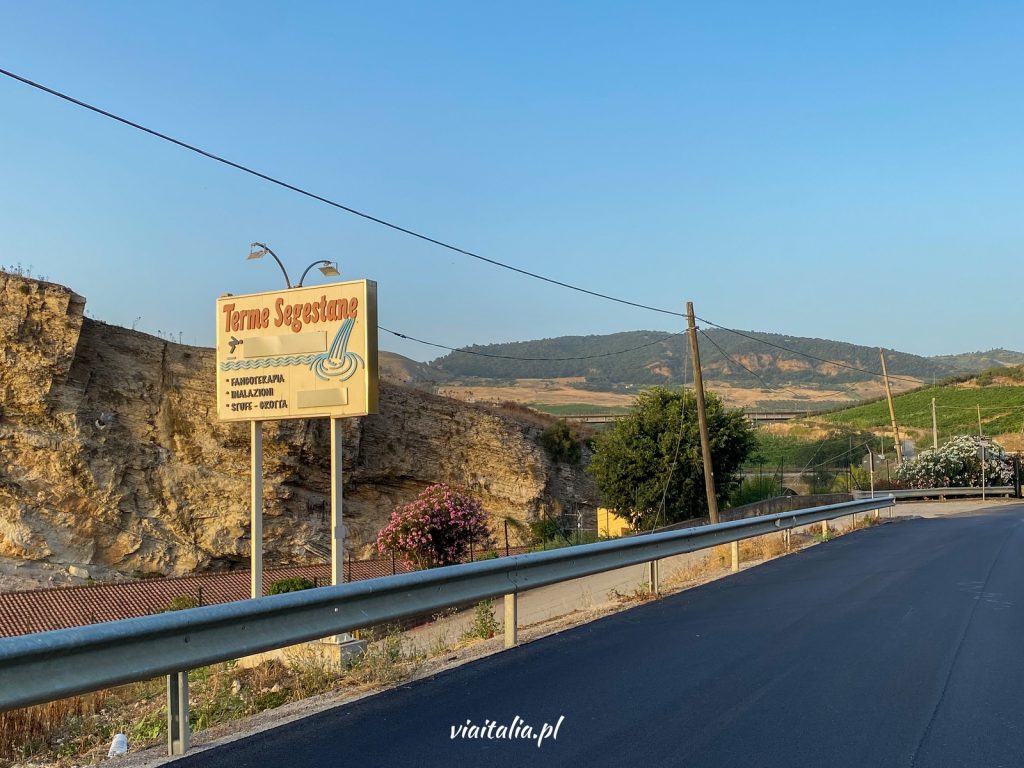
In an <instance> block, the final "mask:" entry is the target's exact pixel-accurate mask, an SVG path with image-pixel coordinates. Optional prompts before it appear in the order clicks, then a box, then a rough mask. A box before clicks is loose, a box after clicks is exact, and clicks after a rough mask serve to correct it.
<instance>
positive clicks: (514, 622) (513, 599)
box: [505, 592, 519, 648]
mask: <svg viewBox="0 0 1024 768" xmlns="http://www.w3.org/2000/svg"><path fill="white" fill-rule="evenodd" d="M517 645H519V602H518V596H517V595H516V593H515V592H513V593H512V594H509V595H505V647H506V648H515V647H516V646H517Z"/></svg>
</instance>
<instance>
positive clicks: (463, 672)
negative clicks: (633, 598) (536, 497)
mask: <svg viewBox="0 0 1024 768" xmlns="http://www.w3.org/2000/svg"><path fill="white" fill-rule="evenodd" d="M516 717H518V718H520V720H519V721H516V720H515V718H516ZM562 717H564V720H562V722H561V725H560V727H559V730H558V737H557V740H556V739H553V738H550V736H549V737H548V738H547V739H545V740H544V741H543V743H541V745H540V746H538V744H537V740H536V737H535V738H534V739H533V740H526V739H513V740H509V739H504V740H500V739H496V738H495V739H487V738H476V739H470V738H465V739H464V738H459V737H456V738H455V739H452V738H451V733H452V727H453V726H458V725H460V724H465V722H466V721H467V720H469V721H471V723H472V724H476V725H483V726H486V724H487V723H486V721H488V720H491V721H496V722H497V723H498V724H499V725H505V726H510V725H512V726H513V730H514V729H515V725H517V724H518V725H519V727H520V730H519V731H518V733H519V734H520V735H521V734H522V732H523V731H522V728H523V725H522V724H524V723H525V724H529V725H530V726H531V727H532V728H533V729H534V731H535V733H537V732H539V731H541V730H542V729H543V724H544V723H548V724H550V725H552V726H554V724H555V723H557V722H558V720H559V718H562ZM492 733H493V734H494V735H497V729H495V730H494V731H492ZM538 735H539V734H538ZM535 764H536V765H573V766H579V767H580V768H583V766H588V767H589V766H662V765H681V766H715V768H723V767H727V766H765V767H768V766H786V767H787V768H788V767H790V766H827V767H828V768H839V767H840V766H853V767H855V768H867V767H868V766H871V767H872V768H873V767H874V766H971V767H972V768H976V767H981V766H1003V765H1006V766H1011V765H1012V766H1020V765H1024V506H1022V505H1014V506H1008V507H1001V508H1000V509H998V510H992V511H990V512H985V513H976V514H974V515H970V516H964V517H955V518H940V519H930V520H910V521H904V522H897V523H894V524H890V525H884V526H881V527H878V528H874V529H869V530H865V531H860V532H857V533H854V534H851V535H848V536H844V537H841V538H839V539H836V540H833V541H831V542H828V543H827V544H824V545H821V546H817V547H812V548H810V549H807V550H805V551H803V552H800V553H798V554H795V555H792V556H789V557H785V558H781V559H778V560H775V561H772V562H770V563H767V564H765V565H762V566H760V567H757V568H751V569H749V570H746V571H743V572H741V573H739V574H735V575H733V576H730V577H729V578H725V579H722V580H719V581H716V582H713V583H710V584H707V585H705V586H703V587H699V588H696V589H692V590H689V591H687V592H684V593H680V594H677V595H675V596H672V597H668V598H664V599H662V600H659V601H656V602H651V603H647V604H644V605H641V606H639V607H637V608H635V609H633V610H629V611H625V612H622V613H619V614H617V615H614V616H610V617H608V618H605V619H602V620H600V621H596V622H593V623H591V624H588V625H586V626H581V627H578V628H576V629H572V630H569V631H566V632H563V633H561V634H559V635H555V636H552V637H549V638H546V639H543V640H539V641H536V642H533V643H530V644H529V645H525V646H522V647H520V648H517V649H514V650H512V651H509V652H505V653H502V654H499V655H497V656H492V657H490V658H487V659H483V660H480V661H478V662H475V663H472V664H468V665H466V666H463V667H461V668H458V669H454V670H451V671H448V672H445V673H442V674H439V675H437V676H436V677H434V678H431V679H428V680H423V681H419V682H416V683H413V684H410V685H407V686H405V687H402V688H399V689H396V690H393V691H389V692H386V693H383V694H380V695H378V696H374V697H371V698H368V699H364V700H362V701H359V702H355V703H353V704H350V705H346V706H342V707H338V708H336V709H333V710H329V711H326V712H323V713H320V714H318V715H315V716H312V717H309V718H307V719H305V720H302V721H299V722H296V723H292V724H289V725H286V726H282V727H280V728H277V729H274V730H270V731H266V732H264V733H261V734H259V735H256V736H252V737H249V738H245V739H242V740H240V741H237V742H234V743H232V744H229V745H226V746H223V747H219V748H216V749H213V750H209V751H205V752H201V753H195V754H193V755H190V756H187V757H186V758H184V759H183V760H181V761H179V762H176V763H175V765H176V767H178V768H185V766H193V765H194V766H225V768H227V767H228V766H230V767H231V768H237V767H238V766H260V767H261V768H270V767H272V766H288V767H289V768H301V767H302V766H348V765H359V766H452V765H455V766H521V765H535Z"/></svg>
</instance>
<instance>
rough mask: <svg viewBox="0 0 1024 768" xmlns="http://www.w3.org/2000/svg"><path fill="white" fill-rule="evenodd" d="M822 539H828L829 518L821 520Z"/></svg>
mask: <svg viewBox="0 0 1024 768" xmlns="http://www.w3.org/2000/svg"><path fill="white" fill-rule="evenodd" d="M821 540H822V541H827V540H828V520H822V521H821Z"/></svg>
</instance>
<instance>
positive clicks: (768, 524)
mask: <svg viewBox="0 0 1024 768" xmlns="http://www.w3.org/2000/svg"><path fill="white" fill-rule="evenodd" d="M894 503H895V502H894V500H893V498H892V497H891V496H886V497H878V498H875V499H867V500H861V501H848V502H844V503H841V504H832V505H829V506H824V507H812V508H809V509H801V510H794V511H791V512H782V513H779V514H775V515H766V516H764V517H754V518H749V519H744V520H736V521H733V522H727V523H719V524H717V525H708V526H703V527H701V528H689V529H684V530H679V531H667V532H662V533H654V534H649V535H644V536H633V537H629V538H624V539H616V540H613V541H603V542H598V543H596V544H585V545H581V546H575V547H565V548H563V549H557V550H549V551H547V552H534V553H531V554H526V555H516V556H512V557H506V558H500V559H496V560H485V561H479V562H476V563H466V564H463V565H455V566H450V567H447V568H438V569H434V570H429V571H419V572H416V573H405V574H399V575H397V576H386V577H383V578H379V579H370V580H367V581H359V582H350V583H346V584H340V585H337V586H332V587H321V588H319V589H311V590H306V591H303V592H292V593H289V594H283V595H273V596H268V597H262V598H258V599H255V600H243V601H239V602H236V603H227V604H221V605H212V606H208V607H203V608H193V609H189V610H183V611H175V612H173V613H165V614H159V615H156V616H144V617H140V618H135V619H124V620H122V621H114V622H108V623H104V624H93V625H90V626H85V627H75V628H73V629H61V630H55V631H52V632H40V633H37V634H33V635H24V636H22V637H15V638H7V639H3V640H0V711H4V710H8V709H13V708H15V707H22V706H27V705H30V704H38V703H42V702H47V701H53V700H55V699H58V698H63V697H65V696H71V695H75V694H81V693H87V692H90V691H96V690H100V689H103V688H109V687H111V686H115V685H121V684H123V683H130V682H134V681H138V680H147V679H150V678H153V677H156V676H159V675H168V676H169V677H168V698H169V706H168V711H169V720H170V726H171V727H170V728H169V731H170V741H171V751H172V753H174V754H179V753H181V752H183V751H184V750H185V749H187V748H188V730H187V726H188V684H187V680H188V678H187V674H186V673H185V672H183V671H182V670H188V669H193V668H196V667H201V666H204V665H207V664H212V663H216V662H220V661H229V660H232V659H237V658H240V657H243V656H248V655H252V654H256V653H260V652H263V651H269V650H274V649H278V648H284V647H287V646H289V645H294V644H296V643H301V642H304V641H308V640H316V639H320V638H325V637H329V636H332V635H337V634H340V633H343V632H348V631H351V630H355V629H359V628H362V627H368V626H371V625H374V624H380V623H386V622H390V621H395V620H397V619H402V618H405V617H408V616H412V615H417V614H424V613H429V612H431V611H435V610H439V609H442V608H447V607H449V606H452V605H458V604H467V603H473V602H477V601H480V600H487V599H490V598H494V597H499V596H504V597H505V624H506V636H505V637H506V645H514V644H515V642H516V639H517V637H516V621H515V616H516V595H517V594H518V593H519V592H523V591H525V590H529V589H536V588H537V587H543V586H547V585H549V584H557V583H559V582H562V581H568V580H571V579H578V578H581V577H583V576H590V575H592V574H595V573H602V572H604V571H611V570H615V569H618V568H625V567H627V566H631V565H636V564H639V563H650V564H651V576H652V579H651V582H652V583H651V587H652V590H653V591H657V583H656V580H657V568H656V563H657V561H658V560H660V559H662V558H666V557H671V556H673V555H680V554H684V553H687V552H694V551H696V550H700V549H706V548H708V547H713V546H716V545H718V544H727V543H730V542H738V541H740V540H742V539H747V538H751V537H754V536H761V535H764V534H768V533H773V532H776V531H785V530H791V529H793V528H797V527H802V526H806V525H810V524H813V523H817V522H822V521H828V520H832V519H835V518H837V517H844V516H847V515H856V514H858V513H861V512H870V511H873V510H878V509H883V508H886V507H891V506H893V505H894ZM735 552H736V550H734V562H735V557H736V554H735ZM510 624H511V626H510Z"/></svg>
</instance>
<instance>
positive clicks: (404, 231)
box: [0, 69, 921, 384]
mask: <svg viewBox="0 0 1024 768" xmlns="http://www.w3.org/2000/svg"><path fill="white" fill-rule="evenodd" d="M0 75H4V76H6V77H8V78H10V79H12V80H16V81H18V82H20V83H23V84H24V85H28V86H30V87H32V88H35V89H37V90H40V91H43V92H44V93H48V94H50V95H51V96H56V97H57V98H59V99H62V100H64V101H67V102H68V103H70V104H74V105H75V106H78V107H81V108H83V109H87V110H89V111H91V112H94V113H96V114H98V115H101V116H103V117H106V118H108V119H110V120H114V121H116V122H119V123H121V124H123V125H127V126H128V127H130V128H134V129H136V130H138V131H142V132H143V133H147V134H149V135H151V136H154V137H156V138H158V139H161V140H163V141H166V142H169V143H171V144H174V145H176V146H178V147H181V148H182V149H187V150H188V151H190V152H194V153H196V154H198V155H201V156H203V157H206V158H208V159H210V160H214V161H216V162H218V163H221V164H223V165H226V166H229V167H231V168H234V169H236V170H239V171H242V172H243V173H247V174H249V175H251V176H255V177H256V178H259V179H262V180H264V181H267V182H270V183H271V184H275V185H277V186H279V187H282V188H284V189H287V190H290V191H292V192H295V193H297V194H300V195H303V196H305V197H308V198H310V199H312V200H316V201H317V202H321V203H324V204H325V205H329V206H331V207H333V208H337V209H339V210H342V211H345V212H346V213H350V214H352V215H353V216H358V217H360V218H362V219H365V220H367V221H372V222H374V223H375V224H380V225H381V226H383V227H387V228H388V229H391V230H394V231H395V232H400V233H402V234H405V235H409V236H410V237H414V238H417V239H419V240H422V241H424V242H427V243H431V244H432V245H436V246H438V247H440V248H445V249H447V250H449V251H452V252H454V253H459V254H462V255H464V256H469V257H470V258H473V259H477V260H479V261H482V262H485V263H487V264H491V265H493V266H496V267H500V268H502V269H506V270H509V271H511V272H516V273H518V274H521V275H524V276H526V277H532V278H534V279H535V280H541V281H543V282H546V283H550V284H551V285H557V286H559V287H561V288H566V289H568V290H571V291H576V292H578V293H583V294H586V295H588V296H594V297H596V298H599V299H605V300H607V301H612V302H615V303H617V304H623V305H626V306H630V307H635V308H637V309H645V310H648V311H650V312H658V313H660V314H664V315H671V316H673V317H686V315H685V314H684V313H682V312H676V311H673V310H670V309H665V308H663V307H655V306H652V305H650V304H643V303H641V302H637V301H630V300H628V299H623V298H619V297H618V296H612V295H610V294H607V293H601V292H599V291H592V290H590V289H588V288H583V287H582V286H579V285H574V284H573V283H568V282H565V281H563V280H557V279H555V278H552V277H547V276H546V275H542V274H539V273H537V272H531V271H530V270H527V269H523V268H521V267H516V266H514V265H512V264H508V263H506V262H503V261H499V260H497V259H492V258H490V257H488V256H483V255H481V254H479V253H475V252H474V251H470V250H468V249H465V248H460V247H458V246H456V245H452V244H451V243H447V242H445V241H443V240H439V239H437V238H435V237H431V236H429V235H425V234H423V233H421V232H417V231H416V230H413V229H409V228H408V227H403V226H401V225H399V224H395V223H393V222H391V221H388V220H386V219H382V218H380V217H378V216H374V215H372V214H369V213H366V212H364V211H360V210H358V209H356V208H353V207H351V206H349V205H345V204H343V203H339V202H337V201H335V200H331V199H330V198H327V197H324V196H322V195H318V194H316V193H315V192H311V191H309V190H307V189H303V188H302V187H299V186H296V185H295V184H291V183H289V182H287V181H283V180H282V179H279V178H276V177H274V176H271V175H269V174H266V173H263V172H261V171H257V170H255V169H253V168H250V167H248V166H246V165H242V164H241V163H237V162H235V161H233V160H228V159H227V158H224V157H221V156H220V155H216V154H214V153H213V152H209V151H207V150H205V149H201V148H200V147H197V146H195V145H193V144H189V143H187V142H185V141H182V140H181V139H176V138H174V137H173V136H169V135H167V134H165V133H161V132H160V131H157V130H154V129H152V128H147V127H146V126H144V125H141V124H140V123H136V122H134V121H132V120H129V119H128V118H125V117H121V116H120V115H117V114H114V113H113V112H109V111H107V110H105V109H102V108H100V107H97V106H94V105H92V104H89V103H88V102H85V101H82V100H81V99H76V98H74V97H73V96H69V95H68V94H66V93H62V92H61V91H58V90H56V89H54V88H50V87H48V86H46V85H43V84H42V83H38V82H36V81H34V80H30V79H29V78H27V77H23V76H21V75H18V74H16V73H14V72H11V71H9V70H6V69H0ZM698 319H700V320H701V322H704V323H707V324H708V325H711V326H714V327H715V328H719V329H721V330H724V331H729V332H730V333H734V334H736V335H738V336H742V337H744V338H747V339H750V340H752V341H759V342H761V343H762V344H766V345H768V346H771V347H775V348H776V349H780V350H783V351H786V352H790V353H791V354H796V355H800V356H803V357H806V358H808V359H811V360H817V361H818V362H823V363H828V364H831V365H837V366H840V367H843V368H848V369H850V370H853V371H859V372H860V373H866V374H869V375H871V376H877V377H882V376H883V374H882V373H881V372H879V371H871V370H868V369H865V368H858V367H857V366H854V365H849V364H847V363H842V362H839V361H837V360H826V359H825V358H821V357H816V356H814V355H811V354H809V353H806V352H800V351H798V350H795V349H789V348H787V347H784V346H782V345H779V344H774V343H772V342H769V341H766V340H764V339H758V338H756V337H754V336H750V335H749V334H745V333H743V332H741V331H736V330H733V329H731V328H727V327H726V326H724V325H719V324H718V323H714V322H712V321H710V320H707V319H705V318H698ZM459 351H461V350H459ZM889 378H890V379H893V380H897V381H910V382H913V383H915V384H920V383H921V382H919V381H917V380H916V379H909V378H905V377H900V376H890V377H889Z"/></svg>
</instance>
